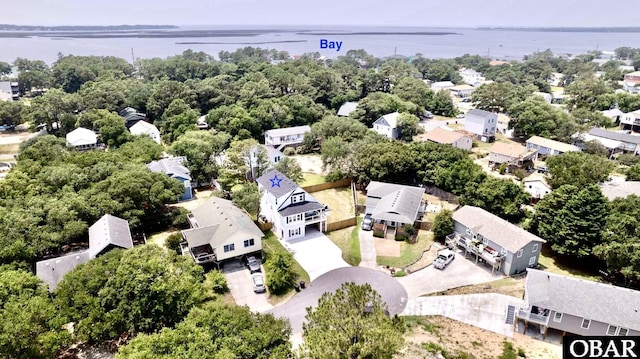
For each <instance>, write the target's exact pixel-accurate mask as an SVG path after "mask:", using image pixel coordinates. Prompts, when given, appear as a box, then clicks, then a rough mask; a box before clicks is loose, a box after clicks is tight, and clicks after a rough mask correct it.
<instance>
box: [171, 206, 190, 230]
mask: <svg viewBox="0 0 640 359" xmlns="http://www.w3.org/2000/svg"><path fill="white" fill-rule="evenodd" d="M171 215H172V216H173V220H172V221H171V224H172V225H173V226H174V227H176V228H180V229H187V228H189V211H188V210H187V209H186V208H182V207H176V208H174V209H173V211H172V213H171Z"/></svg>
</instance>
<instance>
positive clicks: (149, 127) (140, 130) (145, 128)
mask: <svg viewBox="0 0 640 359" xmlns="http://www.w3.org/2000/svg"><path fill="white" fill-rule="evenodd" d="M129 132H131V134H132V135H134V136H149V137H150V138H151V139H152V140H154V141H155V142H156V143H158V144H160V130H158V128H157V127H156V126H155V125H154V124H151V123H149V122H147V121H144V120H140V121H138V122H136V124H135V125H133V126H131V127H130V128H129Z"/></svg>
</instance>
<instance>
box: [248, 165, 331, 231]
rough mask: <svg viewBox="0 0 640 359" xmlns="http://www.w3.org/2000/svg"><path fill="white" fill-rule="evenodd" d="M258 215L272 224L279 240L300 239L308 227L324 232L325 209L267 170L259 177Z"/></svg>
mask: <svg viewBox="0 0 640 359" xmlns="http://www.w3.org/2000/svg"><path fill="white" fill-rule="evenodd" d="M256 182H258V189H259V190H260V193H262V198H261V200H260V216H261V217H263V218H264V219H265V220H266V221H268V222H271V223H273V233H275V235H276V236H278V237H280V239H283V240H291V239H296V238H302V237H304V236H305V235H306V231H307V230H308V229H310V228H317V229H318V230H320V231H323V232H324V231H326V230H327V215H328V212H329V208H328V207H327V206H325V205H324V204H322V203H320V202H318V200H317V199H315V198H314V197H313V196H312V195H310V194H309V193H307V192H306V191H305V190H303V189H302V188H300V186H298V185H297V184H296V183H295V182H293V181H292V180H290V179H289V178H288V177H287V176H285V175H284V174H282V173H280V172H278V171H276V170H270V171H267V172H266V173H265V174H263V175H262V176H260V177H259V178H258V179H257V180H256Z"/></svg>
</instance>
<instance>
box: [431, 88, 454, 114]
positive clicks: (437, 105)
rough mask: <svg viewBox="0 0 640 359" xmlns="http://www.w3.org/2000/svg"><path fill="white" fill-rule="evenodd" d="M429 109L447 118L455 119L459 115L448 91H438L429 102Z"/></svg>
mask: <svg viewBox="0 0 640 359" xmlns="http://www.w3.org/2000/svg"><path fill="white" fill-rule="evenodd" d="M427 107H428V108H429V109H430V110H431V112H433V113H434V114H436V115H442V116H446V117H454V116H455V115H456V114H457V113H458V110H457V109H456V107H455V105H454V104H453V101H452V100H451V95H450V93H449V91H446V90H445V91H438V92H437V93H436V94H435V95H434V96H433V99H432V100H431V101H430V102H429V104H428V106H427Z"/></svg>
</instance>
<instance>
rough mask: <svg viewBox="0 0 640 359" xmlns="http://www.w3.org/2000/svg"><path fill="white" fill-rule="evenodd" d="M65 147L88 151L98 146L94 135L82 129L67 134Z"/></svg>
mask: <svg viewBox="0 0 640 359" xmlns="http://www.w3.org/2000/svg"><path fill="white" fill-rule="evenodd" d="M66 139H67V146H73V147H75V148H76V149H77V150H78V151H84V150H89V149H92V148H96V147H97V146H98V137H97V136H96V133H95V132H93V131H91V130H88V129H86V128H83V127H78V128H76V129H75V130H73V131H71V132H69V133H67V136H66Z"/></svg>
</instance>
